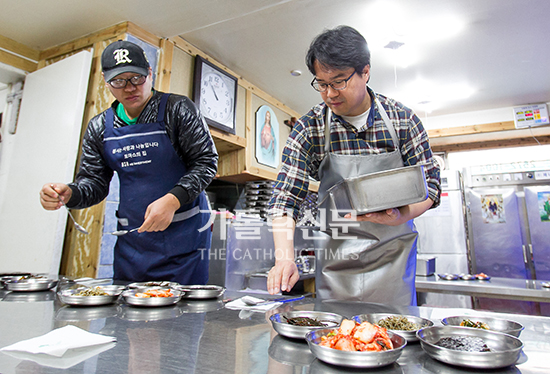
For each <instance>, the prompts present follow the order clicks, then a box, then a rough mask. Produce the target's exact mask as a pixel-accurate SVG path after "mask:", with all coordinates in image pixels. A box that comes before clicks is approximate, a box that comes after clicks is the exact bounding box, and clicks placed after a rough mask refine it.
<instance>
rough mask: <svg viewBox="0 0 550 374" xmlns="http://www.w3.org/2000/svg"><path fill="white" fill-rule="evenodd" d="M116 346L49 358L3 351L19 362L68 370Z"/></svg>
mask: <svg viewBox="0 0 550 374" xmlns="http://www.w3.org/2000/svg"><path fill="white" fill-rule="evenodd" d="M115 346H116V343H115V342H112V343H107V344H100V345H94V346H91V347H84V348H76V349H70V350H68V351H67V353H65V354H64V355H63V357H55V356H50V355H47V354H44V353H38V354H33V353H28V352H18V351H4V354H6V355H8V356H11V357H13V358H15V359H18V360H21V361H34V362H36V363H37V364H39V365H42V366H49V367H52V368H56V369H68V368H70V367H72V366H75V365H78V364H80V363H81V362H82V361H86V360H87V359H89V358H92V357H94V356H96V355H98V354H100V353H101V352H105V351H107V350H109V349H111V348H114V347H115Z"/></svg>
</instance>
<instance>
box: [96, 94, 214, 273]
mask: <svg viewBox="0 0 550 374" xmlns="http://www.w3.org/2000/svg"><path fill="white" fill-rule="evenodd" d="M168 96H169V94H164V95H163V96H162V99H161V101H160V105H159V111H158V117H157V122H155V123H141V124H135V125H131V126H123V127H120V128H114V126H113V124H114V112H113V110H112V108H109V109H108V110H107V111H106V115H105V135H104V149H105V158H106V160H107V163H108V164H109V166H110V167H111V168H112V169H113V170H115V171H116V172H117V173H118V176H119V179H120V203H119V207H118V211H117V218H118V230H125V229H132V228H134V227H139V226H141V224H142V223H143V220H144V216H145V211H146V209H147V206H148V205H149V204H151V203H152V202H153V201H155V200H157V199H159V198H160V197H162V196H164V195H165V194H166V193H168V191H170V189H172V188H173V187H174V186H175V185H176V183H177V182H178V181H179V180H180V178H181V177H182V176H183V175H185V174H186V172H187V167H186V166H185V165H184V164H183V163H182V162H181V160H180V158H179V156H178V155H177V153H176V151H175V150H174V147H173V146H172V143H171V142H170V138H169V137H168V135H167V133H166V127H165V124H164V113H165V110H166V103H167V101H168ZM209 212H210V207H209V205H208V200H207V198H206V195H205V193H204V192H201V194H200V195H199V197H197V198H196V199H195V200H194V201H193V202H191V203H188V204H185V205H183V206H181V207H180V209H178V211H177V212H176V213H175V214H174V218H173V220H172V223H171V224H170V226H168V228H167V229H166V230H164V231H160V232H143V233H138V232H137V231H134V232H131V233H128V234H126V235H124V236H120V237H118V238H117V242H116V245H115V253H114V264H113V268H114V279H117V280H129V281H138V282H140V281H141V282H142V281H152V280H167V281H173V282H178V283H180V284H206V282H207V281H208V250H209V249H210V245H211V241H212V233H211V230H210V227H206V225H208V220H209V216H210V215H209ZM201 229H202V230H201ZM199 230H201V231H199Z"/></svg>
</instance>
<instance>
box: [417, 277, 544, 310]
mask: <svg viewBox="0 0 550 374" xmlns="http://www.w3.org/2000/svg"><path fill="white" fill-rule="evenodd" d="M541 283H542V282H541V281H538V280H537V281H533V280H526V279H510V278H495V277H493V278H491V279H490V280H487V281H481V280H469V281H465V280H453V281H450V280H442V279H439V277H437V276H436V275H432V276H429V277H423V276H417V277H416V291H417V292H438V293H449V294H462V295H468V296H475V297H490V298H497V299H509V300H523V301H535V302H546V303H548V302H550V288H545V287H542V286H541Z"/></svg>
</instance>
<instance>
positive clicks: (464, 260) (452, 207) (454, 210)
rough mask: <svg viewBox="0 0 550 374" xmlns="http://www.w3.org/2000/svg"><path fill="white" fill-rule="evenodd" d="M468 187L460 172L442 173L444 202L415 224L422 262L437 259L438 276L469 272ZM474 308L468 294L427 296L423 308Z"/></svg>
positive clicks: (423, 296) (447, 171) (442, 196)
mask: <svg viewBox="0 0 550 374" xmlns="http://www.w3.org/2000/svg"><path fill="white" fill-rule="evenodd" d="M464 209H465V206H464V188H463V181H462V174H461V173H460V172H459V171H458V170H442V171H441V203H440V205H439V206H438V207H437V208H434V209H429V210H428V211H426V212H425V213H424V214H422V215H421V216H420V217H417V218H415V220H414V223H415V225H416V229H417V231H418V259H427V258H433V257H435V274H436V276H437V274H441V273H452V274H462V273H469V271H468V250H467V242H466V226H465V215H464ZM420 303H422V304H423V305H426V306H438V307H454V308H471V307H472V299H471V297H469V296H466V295H451V294H440V293H427V294H423V295H420V297H419V305H420Z"/></svg>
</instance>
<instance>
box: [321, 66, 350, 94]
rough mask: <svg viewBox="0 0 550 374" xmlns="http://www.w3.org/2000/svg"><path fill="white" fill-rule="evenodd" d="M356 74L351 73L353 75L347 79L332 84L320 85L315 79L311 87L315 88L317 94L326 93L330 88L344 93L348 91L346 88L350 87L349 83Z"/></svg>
mask: <svg viewBox="0 0 550 374" xmlns="http://www.w3.org/2000/svg"><path fill="white" fill-rule="evenodd" d="M355 73H356V72H355V70H354V71H353V73H351V75H350V76H349V77H347V78H346V79H342V80H338V81H334V82H332V83H319V82H318V81H317V78H313V80H312V81H311V87H313V89H314V90H315V91H317V92H325V91H326V90H328V87H329V86H330V87H332V89H333V90H336V91H342V90H345V89H346V87H347V86H348V81H349V80H350V79H351V77H353V75H354V74H355Z"/></svg>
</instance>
